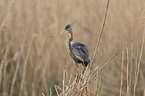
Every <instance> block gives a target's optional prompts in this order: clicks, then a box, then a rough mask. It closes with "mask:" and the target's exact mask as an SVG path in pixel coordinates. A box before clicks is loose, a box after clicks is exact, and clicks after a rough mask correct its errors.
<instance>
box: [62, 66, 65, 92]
mask: <svg viewBox="0 0 145 96" xmlns="http://www.w3.org/2000/svg"><path fill="white" fill-rule="evenodd" d="M64 81H65V68H64V69H63V80H62V84H63V89H62V91H63V93H64V87H65V83H64Z"/></svg>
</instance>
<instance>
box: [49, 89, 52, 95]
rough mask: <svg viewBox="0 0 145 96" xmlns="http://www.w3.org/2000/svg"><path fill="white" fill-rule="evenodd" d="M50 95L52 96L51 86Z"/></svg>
mask: <svg viewBox="0 0 145 96" xmlns="http://www.w3.org/2000/svg"><path fill="white" fill-rule="evenodd" d="M49 96H52V91H51V88H50V95H49Z"/></svg>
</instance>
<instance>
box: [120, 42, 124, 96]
mask: <svg viewBox="0 0 145 96" xmlns="http://www.w3.org/2000/svg"><path fill="white" fill-rule="evenodd" d="M123 64H124V43H123V50H122V64H121V65H122V66H121V83H120V96H122V86H123Z"/></svg>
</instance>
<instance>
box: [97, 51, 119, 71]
mask: <svg viewBox="0 0 145 96" xmlns="http://www.w3.org/2000/svg"><path fill="white" fill-rule="evenodd" d="M117 55H118V53H116V54H115V55H114V56H113V57H112V58H111V59H110V60H109V61H107V62H106V63H105V64H103V66H102V67H101V68H99V70H102V69H103V68H104V67H105V66H106V65H107V64H108V63H110V62H111V61H112V60H113V59H114V58H115V57H116V56H117Z"/></svg>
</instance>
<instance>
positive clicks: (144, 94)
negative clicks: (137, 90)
mask: <svg viewBox="0 0 145 96" xmlns="http://www.w3.org/2000/svg"><path fill="white" fill-rule="evenodd" d="M143 96H145V88H144V95H143Z"/></svg>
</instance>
